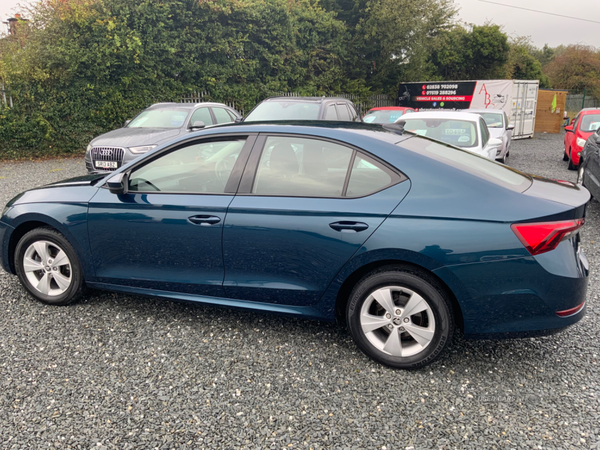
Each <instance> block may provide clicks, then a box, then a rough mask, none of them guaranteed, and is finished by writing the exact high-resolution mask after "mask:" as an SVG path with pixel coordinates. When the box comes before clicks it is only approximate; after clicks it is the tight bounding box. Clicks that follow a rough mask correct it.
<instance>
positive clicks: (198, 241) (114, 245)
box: [88, 136, 252, 296]
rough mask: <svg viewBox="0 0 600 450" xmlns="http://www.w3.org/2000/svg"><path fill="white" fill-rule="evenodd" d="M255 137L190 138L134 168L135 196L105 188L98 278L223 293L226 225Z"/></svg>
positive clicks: (93, 204) (98, 223)
mask: <svg viewBox="0 0 600 450" xmlns="http://www.w3.org/2000/svg"><path fill="white" fill-rule="evenodd" d="M250 140H252V139H247V136H241V137H240V136H235V137H230V138H226V139H220V140H212V141H211V140H206V139H205V140H201V141H193V142H189V143H187V144H185V145H183V146H181V147H179V148H175V149H173V150H171V151H167V152H163V153H162V154H160V155H157V157H154V158H148V159H147V160H144V161H142V162H141V163H140V164H138V165H137V166H136V167H135V168H133V169H132V170H131V171H130V173H129V174H128V192H127V193H125V194H123V195H115V194H112V193H110V191H109V190H108V189H99V191H98V193H97V194H96V195H95V197H94V198H93V199H92V200H91V201H90V203H89V219H88V224H89V225H88V226H89V235H90V245H91V251H92V254H93V259H94V266H95V270H96V276H97V281H98V282H103V283H109V284H117V285H126V286H133V287H140V288H148V289H157V290H165V291H174V292H183V293H190V294H199V295H210V296H222V294H223V290H222V283H223V274H224V270H223V254H222V248H221V237H222V231H223V224H224V222H225V217H226V213H227V207H228V206H229V204H230V203H231V201H232V199H233V195H234V192H235V189H236V188H237V184H238V182H239V175H240V172H241V169H239V167H241V168H243V165H244V163H245V161H243V159H244V158H245V157H246V156H247V153H248V151H249V147H250V146H251V142H250ZM241 155H245V156H241ZM234 169H235V170H234ZM232 173H233V174H234V175H232ZM236 174H237V175H236ZM236 176H237V177H238V179H237V182H236V181H235V180H234V179H233V178H234V177H236Z"/></svg>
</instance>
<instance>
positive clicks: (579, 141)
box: [577, 138, 585, 147]
mask: <svg viewBox="0 0 600 450" xmlns="http://www.w3.org/2000/svg"><path fill="white" fill-rule="evenodd" d="M577 145H579V146H580V147H583V146H584V145H585V139H581V138H577Z"/></svg>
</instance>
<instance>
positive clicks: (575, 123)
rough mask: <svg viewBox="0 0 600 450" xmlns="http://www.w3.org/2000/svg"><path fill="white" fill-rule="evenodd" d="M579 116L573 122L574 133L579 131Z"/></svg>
mask: <svg viewBox="0 0 600 450" xmlns="http://www.w3.org/2000/svg"><path fill="white" fill-rule="evenodd" d="M579 117H580V116H579V114H577V117H575V120H574V121H573V131H574V130H576V129H577V124H578V123H579Z"/></svg>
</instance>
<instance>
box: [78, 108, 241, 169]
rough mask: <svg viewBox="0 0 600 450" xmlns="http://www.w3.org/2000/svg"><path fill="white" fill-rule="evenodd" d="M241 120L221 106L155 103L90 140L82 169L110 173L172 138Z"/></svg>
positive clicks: (230, 109) (234, 113) (235, 113)
mask: <svg viewBox="0 0 600 450" xmlns="http://www.w3.org/2000/svg"><path fill="white" fill-rule="evenodd" d="M241 117H242V116H241V115H240V113H238V112H237V111H236V110H235V109H233V108H230V107H229V106H227V105H224V104H222V103H208V102H204V103H156V104H154V105H152V106H150V107H148V108H146V109H145V110H143V111H142V112H141V113H139V114H138V115H137V116H135V117H134V118H133V120H130V121H127V122H125V125H124V126H123V128H118V129H116V130H112V131H109V132H108V133H104V134H101V135H100V136H98V137H96V138H94V139H92V141H91V142H90V144H89V145H88V147H87V151H86V152H85V166H86V168H87V170H88V172H89V173H99V172H110V171H113V170H115V169H118V168H119V167H121V166H122V165H124V164H126V163H128V162H129V161H131V160H133V159H135V158H137V157H139V156H140V155H143V154H144V153H146V152H148V151H149V150H152V149H153V148H154V147H156V146H157V145H159V144H162V143H163V142H166V141H168V140H171V139H173V138H175V137H176V136H181V135H183V134H185V133H189V132H190V131H193V130H198V129H200V128H204V127H207V126H211V125H218V124H222V123H231V122H235V121H236V120H240V119H241Z"/></svg>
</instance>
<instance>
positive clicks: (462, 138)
mask: <svg viewBox="0 0 600 450" xmlns="http://www.w3.org/2000/svg"><path fill="white" fill-rule="evenodd" d="M475 117H476V116H475ZM402 120H403V121H404V122H405V124H404V129H405V130H406V131H410V132H412V133H415V134H419V135H421V136H427V137H430V138H432V139H436V140H438V141H442V142H445V143H448V144H452V145H456V146H457V147H476V146H477V143H478V141H479V140H478V139H477V130H476V127H475V123H476V122H471V121H470V120H454V119H434V118H432V119H413V118H411V116H410V115H409V116H406V119H402Z"/></svg>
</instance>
